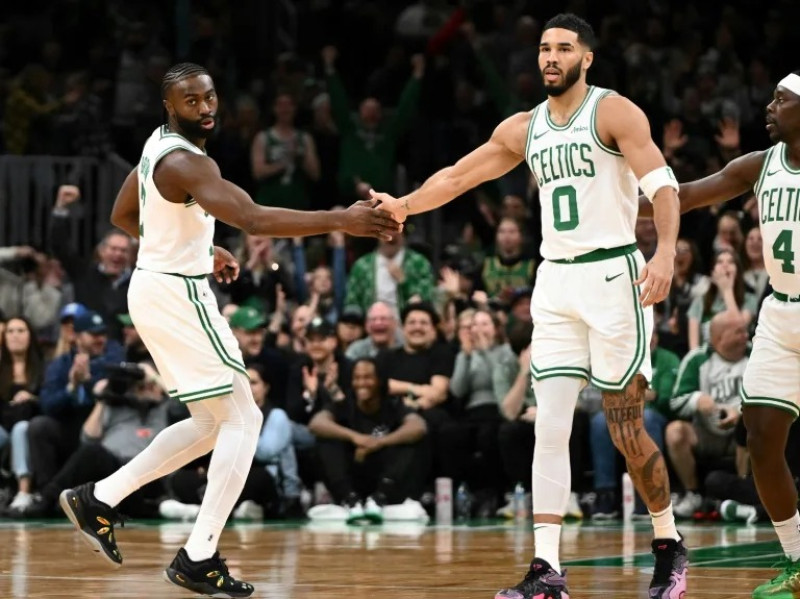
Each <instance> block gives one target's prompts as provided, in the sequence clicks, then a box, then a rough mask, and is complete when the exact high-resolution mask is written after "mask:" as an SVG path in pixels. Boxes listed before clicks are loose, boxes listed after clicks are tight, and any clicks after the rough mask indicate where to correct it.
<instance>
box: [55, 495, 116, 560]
mask: <svg viewBox="0 0 800 599" xmlns="http://www.w3.org/2000/svg"><path fill="white" fill-rule="evenodd" d="M58 503H59V505H61V509H62V510H64V513H65V514H66V515H67V518H69V519H70V520H71V521H72V523H73V524H74V525H75V528H77V529H78V532H79V533H81V536H82V537H83V539H84V540H85V541H86V542H87V543H88V544H89V546H90V547H91V548H92V549H93V550H94V552H95V553H97V554H98V555H100V557H102V558H104V559H106V560H107V561H108V562H109V563H111V564H112V565H113V566H120V565H122V554H121V553H120V552H119V549H117V542H116V540H115V538H114V524H115V523H117V522H118V523H119V524H120V525H123V526H124V524H123V519H122V517H121V516H120V515H119V513H117V510H116V509H114V508H112V507H110V506H108V505H106V504H105V503H103V502H102V501H99V500H97V499H95V496H94V483H86V484H84V485H80V486H77V487H75V488H74V489H65V490H64V491H62V492H61V495H59V497H58Z"/></svg>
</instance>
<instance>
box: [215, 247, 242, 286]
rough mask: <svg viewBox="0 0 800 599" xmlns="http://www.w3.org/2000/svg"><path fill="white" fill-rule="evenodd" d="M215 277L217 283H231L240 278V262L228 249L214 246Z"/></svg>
mask: <svg viewBox="0 0 800 599" xmlns="http://www.w3.org/2000/svg"><path fill="white" fill-rule="evenodd" d="M214 278H215V279H216V280H217V283H226V284H227V283H231V282H232V281H235V280H236V279H238V278H239V262H238V261H237V260H236V258H234V257H233V254H231V253H230V252H229V251H228V250H226V249H225V248H221V247H219V246H218V245H215V246H214Z"/></svg>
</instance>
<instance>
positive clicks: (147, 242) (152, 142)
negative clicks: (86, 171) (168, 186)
mask: <svg viewBox="0 0 800 599" xmlns="http://www.w3.org/2000/svg"><path fill="white" fill-rule="evenodd" d="M175 150H186V151H189V152H194V153H195V154H204V153H205V152H204V151H203V150H201V149H200V148H198V147H197V146H195V145H194V144H193V143H191V142H190V141H189V140H187V139H186V138H184V137H182V136H180V135H178V134H176V133H170V132H169V130H167V128H166V126H161V127H159V128H158V129H156V130H155V131H154V132H153V134H152V135H151V136H150V138H149V139H148V140H147V142H145V144H144V150H142V159H141V160H140V161H139V167H138V174H139V256H138V258H137V261H136V265H137V266H138V267H139V268H141V269H144V270H150V271H153V272H162V273H170V274H180V275H186V276H197V275H205V274H208V273H210V272H211V271H212V270H213V265H214V217H213V216H211V215H209V214H208V213H207V212H206V211H205V210H203V209H202V208H201V207H200V206H199V205H198V204H197V202H195V201H194V200H193V199H192V198H190V197H187V198H186V201H185V202H183V203H182V204H175V203H173V202H168V201H167V200H165V199H164V197H163V196H162V195H161V193H160V192H159V191H158V188H157V187H156V184H155V183H154V182H153V172H154V171H155V168H156V164H158V161H159V160H161V159H162V158H163V157H164V156H166V155H167V154H169V153H170V152H174V151H175Z"/></svg>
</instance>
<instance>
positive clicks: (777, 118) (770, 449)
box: [640, 71, 800, 599]
mask: <svg viewBox="0 0 800 599" xmlns="http://www.w3.org/2000/svg"><path fill="white" fill-rule="evenodd" d="M766 120H767V125H766V127H767V132H768V133H769V137H770V141H772V142H773V143H774V144H775V145H774V146H772V147H771V148H770V149H768V150H764V151H760V152H752V153H751V154H747V155H746V156H742V157H740V158H737V159H736V160H733V161H731V162H730V163H729V164H728V165H727V166H725V168H723V169H722V170H721V171H720V172H718V173H716V174H714V175H710V176H708V177H705V178H704V179H700V180H698V181H692V182H690V183H684V184H681V186H680V191H679V195H680V200H681V211H682V212H687V211H689V210H692V209H694V208H699V207H701V206H710V205H713V204H718V203H719V202H725V201H727V200H730V199H732V198H735V197H737V196H740V195H742V194H743V193H746V192H747V191H749V190H751V189H752V190H753V192H754V193H755V197H756V202H757V203H758V214H759V220H760V224H761V236H762V238H763V240H764V266H765V267H766V270H767V273H768V274H769V279H770V284H771V285H772V288H773V293H772V295H771V296H770V297H767V298H766V299H765V300H764V302H763V304H762V306H761V311H760V313H759V318H758V327H757V328H756V334H755V338H754V341H753V351H752V353H751V354H750V361H749V362H748V364H747V369H746V370H745V374H744V380H743V382H742V405H743V408H742V414H743V416H744V422H745V426H746V427H747V446H748V448H749V450H750V463H751V466H752V469H753V477H754V478H755V482H756V487H757V489H758V494H759V496H760V497H761V502H762V503H763V504H764V507H765V508H766V510H767V513H768V514H769V516H770V519H771V520H772V523H773V525H774V526H775V531H776V532H777V533H778V538H779V540H780V542H781V546H782V548H783V551H784V554H785V556H786V561H785V564H784V568H783V571H782V572H781V573H780V574H779V575H778V576H777V577H775V578H773V579H772V580H771V581H769V582H766V583H764V584H762V585H761V586H759V587H758V588H756V589H755V590H754V591H753V598H754V599H766V598H770V599H795V598H797V597H800V514H798V511H797V490H796V488H795V485H794V481H793V479H792V475H791V474H790V472H789V467H788V465H787V464H786V458H785V457H784V452H785V450H786V439H787V436H788V434H789V427H790V426H791V424H792V422H793V421H794V420H795V418H797V416H798V415H800V71H795V72H794V73H791V74H789V75H787V76H786V77H784V78H783V79H782V80H781V81H780V82H779V83H778V85H777V87H776V88H775V93H774V96H773V99H772V101H771V102H770V103H769V105H768V106H767V119H766ZM640 204H641V214H642V215H644V216H646V215H649V214H650V212H651V209H650V206H649V203H648V202H645V201H644V199H643V198H642V199H640Z"/></svg>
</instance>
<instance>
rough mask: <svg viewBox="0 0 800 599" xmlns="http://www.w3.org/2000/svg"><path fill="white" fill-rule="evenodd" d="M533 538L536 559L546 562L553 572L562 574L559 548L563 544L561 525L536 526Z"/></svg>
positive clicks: (534, 526)
mask: <svg viewBox="0 0 800 599" xmlns="http://www.w3.org/2000/svg"><path fill="white" fill-rule="evenodd" d="M533 538H534V545H535V547H534V549H535V553H534V555H535V557H538V558H541V559H543V560H545V561H546V562H547V563H548V564H550V566H551V567H552V568H553V570H555V571H556V572H558V573H559V574H561V564H560V563H559V561H558V554H559V546H560V544H561V525H560V524H534V525H533Z"/></svg>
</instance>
